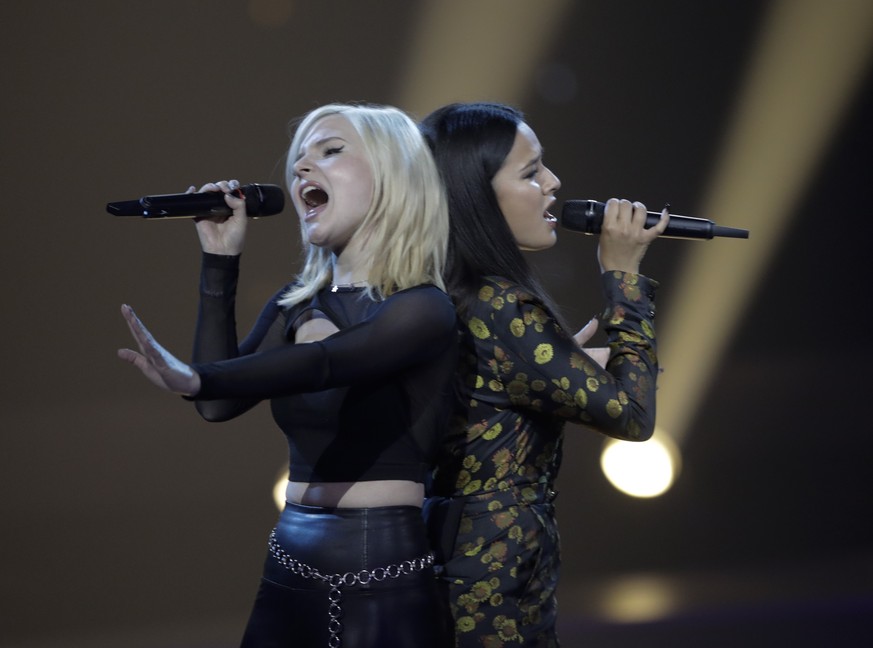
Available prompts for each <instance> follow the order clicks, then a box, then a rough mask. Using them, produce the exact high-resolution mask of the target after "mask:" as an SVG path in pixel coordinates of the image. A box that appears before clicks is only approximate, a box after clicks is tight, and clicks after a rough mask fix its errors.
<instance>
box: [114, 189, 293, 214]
mask: <svg viewBox="0 0 873 648" xmlns="http://www.w3.org/2000/svg"><path fill="white" fill-rule="evenodd" d="M234 195H236V196H237V197H239V198H245V201H246V214H247V215H248V216H250V217H251V218H257V217H259V216H272V215H273V214H278V213H279V212H280V211H282V209H283V208H284V207H285V193H284V192H283V191H282V187H278V186H276V185H269V184H247V185H243V186H242V187H240V188H239V189H237V190H236V191H235V192H234ZM106 211H108V212H109V213H110V214H112V215H113V216H142V217H143V218H196V217H198V216H230V215H231V214H232V213H233V210H231V208H230V207H228V206H227V203H226V202H224V193H223V192H221V191H205V192H203V193H183V194H162V195H158V196H145V197H143V198H140V199H139V200H122V201H120V202H111V203H108V204H107V205H106Z"/></svg>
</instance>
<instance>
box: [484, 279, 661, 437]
mask: <svg viewBox="0 0 873 648" xmlns="http://www.w3.org/2000/svg"><path fill="white" fill-rule="evenodd" d="M602 281H603V286H604V290H605V293H606V298H607V301H608V304H609V305H608V307H607V309H606V311H605V313H604V315H603V316H602V318H601V325H602V326H603V328H604V329H605V331H606V333H607V335H608V340H609V342H608V344H609V347H610V358H609V362H608V363H607V367H606V370H604V369H602V368H601V367H600V366H599V365H598V364H597V363H596V362H595V361H594V360H593V359H592V358H591V357H590V356H588V355H587V354H586V353H584V352H583V351H582V350H581V349H580V348H579V347H578V346H577V345H576V343H575V341H574V340H573V339H572V338H571V337H570V336H569V335H568V334H567V333H566V332H565V331H564V330H563V329H562V328H561V327H560V326H559V325H558V323H557V322H556V321H555V319H554V318H553V317H552V315H551V314H550V313H549V312H548V310H547V309H546V308H545V307H544V306H543V305H542V303H540V302H539V301H538V300H536V299H534V298H533V297H532V296H531V295H529V294H528V293H526V292H524V291H521V290H520V289H519V288H518V287H517V286H515V285H513V284H510V283H508V282H501V281H496V282H493V283H490V284H489V285H486V286H485V287H484V288H483V290H482V291H480V294H479V300H480V302H487V304H488V306H489V308H488V310H487V311H480V312H482V313H483V317H472V318H470V319H469V320H468V327H469V329H470V333H471V334H472V335H473V336H475V337H477V338H479V339H480V340H481V341H483V342H485V341H487V340H488V339H490V340H492V341H493V352H494V355H493V360H492V361H491V362H489V363H488V367H487V369H484V368H480V371H483V373H484V374H485V375H483V376H480V379H481V380H482V381H483V383H482V387H483V389H482V390H481V391H484V392H486V393H487V392H488V391H489V390H491V391H493V392H494V393H495V400H497V399H498V394H497V392H498V391H501V390H503V389H505V390H506V391H507V394H505V395H503V394H501V395H499V396H500V398H506V397H508V398H509V400H510V402H511V403H512V404H513V406H515V407H522V408H527V409H530V410H533V411H536V412H543V413H549V414H552V415H554V416H558V417H560V418H563V419H566V420H572V421H576V422H579V423H582V424H585V425H587V426H589V427H592V428H594V429H596V430H599V431H600V432H603V433H605V434H608V435H610V436H614V437H617V438H621V439H628V440H644V439H647V438H648V437H650V436H651V434H652V432H653V431H654V424H655V387H656V377H657V372H658V365H657V356H656V347H655V336H654V324H653V318H654V306H653V298H654V293H655V289H656V287H657V283H656V282H654V281H651V280H649V279H647V278H646V277H643V276H641V275H631V274H624V273H604V274H603V276H602ZM480 305H484V304H480ZM485 312H487V313H488V314H487V315H484V313H485ZM483 318H484V319H483ZM489 344H490V343H489Z"/></svg>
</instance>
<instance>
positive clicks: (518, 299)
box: [475, 277, 547, 312]
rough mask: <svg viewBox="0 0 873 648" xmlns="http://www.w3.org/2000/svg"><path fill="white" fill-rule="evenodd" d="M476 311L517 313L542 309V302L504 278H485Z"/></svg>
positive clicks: (544, 307)
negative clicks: (518, 311)
mask: <svg viewBox="0 0 873 648" xmlns="http://www.w3.org/2000/svg"><path fill="white" fill-rule="evenodd" d="M475 303H476V310H481V309H486V310H492V311H498V312H500V311H516V310H526V309H541V310H543V311H546V310H547V309H546V306H545V304H543V302H542V300H541V299H540V298H539V297H537V296H536V295H534V294H533V293H531V292H530V291H528V290H527V289H526V288H524V287H523V286H521V285H519V284H517V283H514V282H512V281H509V280H508V279H504V278H503V277H483V278H482V281H481V283H480V285H479V291H478V294H477V295H476V302H475Z"/></svg>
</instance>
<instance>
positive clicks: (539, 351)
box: [534, 342, 555, 364]
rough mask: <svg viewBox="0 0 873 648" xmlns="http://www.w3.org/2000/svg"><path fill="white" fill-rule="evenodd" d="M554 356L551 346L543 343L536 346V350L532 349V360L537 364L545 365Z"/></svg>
mask: <svg viewBox="0 0 873 648" xmlns="http://www.w3.org/2000/svg"><path fill="white" fill-rule="evenodd" d="M554 355H555V351H554V349H552V345H551V344H547V343H545V342H543V343H542V344H538V345H537V348H536V349H534V360H535V361H536V363H537V364H546V363H547V362H549V361H550V360H551V359H552V357H553V356H554Z"/></svg>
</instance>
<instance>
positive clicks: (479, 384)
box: [476, 375, 485, 389]
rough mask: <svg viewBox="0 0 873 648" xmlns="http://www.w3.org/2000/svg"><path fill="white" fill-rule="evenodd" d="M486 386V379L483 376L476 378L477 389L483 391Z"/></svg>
mask: <svg viewBox="0 0 873 648" xmlns="http://www.w3.org/2000/svg"><path fill="white" fill-rule="evenodd" d="M484 384H485V379H484V378H483V377H482V376H478V375H477V376H476V389H482V385H484Z"/></svg>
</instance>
